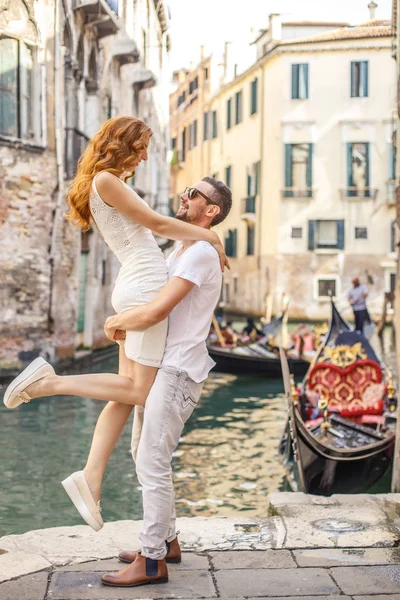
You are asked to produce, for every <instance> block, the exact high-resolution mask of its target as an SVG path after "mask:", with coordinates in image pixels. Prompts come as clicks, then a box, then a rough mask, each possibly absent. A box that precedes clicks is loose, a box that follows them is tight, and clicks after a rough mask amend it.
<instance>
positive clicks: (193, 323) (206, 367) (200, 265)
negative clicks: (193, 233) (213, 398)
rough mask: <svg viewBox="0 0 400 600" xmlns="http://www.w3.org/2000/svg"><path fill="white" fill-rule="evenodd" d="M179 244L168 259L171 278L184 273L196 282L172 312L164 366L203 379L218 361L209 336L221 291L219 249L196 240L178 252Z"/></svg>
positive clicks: (196, 380)
mask: <svg viewBox="0 0 400 600" xmlns="http://www.w3.org/2000/svg"><path fill="white" fill-rule="evenodd" d="M180 248H181V246H179V247H178V248H176V249H175V250H174V251H173V252H172V253H171V254H170V256H169V257H168V259H167V266H168V271H169V278H171V277H182V279H187V280H188V281H191V282H192V283H194V284H195V286H194V287H193V289H191V290H190V292H189V293H188V294H187V295H186V296H185V298H184V299H183V300H182V301H181V302H180V303H179V304H178V305H177V306H176V307H175V308H174V310H173V311H172V312H171V314H170V315H169V326H168V337H167V344H166V347H165V353H164V358H163V362H162V366H165V367H174V368H175V369H178V370H180V371H186V372H187V374H188V375H189V377H190V378H191V379H193V381H195V382H196V383H200V382H201V381H204V379H206V377H207V375H208V373H209V371H210V369H212V368H213V366H214V365H215V362H214V361H213V360H212V359H211V358H210V356H209V355H208V352H207V347H206V339H207V336H208V334H209V331H210V325H211V319H212V315H213V312H214V309H215V307H216V305H217V302H218V300H219V297H220V294H221V285H222V273H221V267H220V262H219V257H218V252H217V251H216V250H215V249H214V248H213V246H211V244H209V243H208V242H195V243H194V244H192V245H191V246H190V247H189V248H188V249H187V250H185V252H184V253H183V254H182V255H181V256H177V254H178V252H179V250H180Z"/></svg>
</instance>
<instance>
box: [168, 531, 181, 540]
mask: <svg viewBox="0 0 400 600" xmlns="http://www.w3.org/2000/svg"><path fill="white" fill-rule="evenodd" d="M177 535H178V532H177V531H175V532H174V533H172V534H171V535H169V536H168V537H167V542H172V540H174V539H175V538H176V536H177Z"/></svg>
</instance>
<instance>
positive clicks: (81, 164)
mask: <svg viewBox="0 0 400 600" xmlns="http://www.w3.org/2000/svg"><path fill="white" fill-rule="evenodd" d="M150 136H151V129H150V127H149V126H148V125H146V123H144V122H143V121H141V120H140V119H136V118H135V117H114V118H112V119H109V120H108V121H106V122H105V123H104V125H103V126H102V127H101V129H100V130H99V131H98V132H97V133H96V134H95V135H94V136H93V137H92V139H91V140H90V142H89V144H88V146H87V148H86V150H85V151H84V153H83V154H82V156H81V157H80V159H79V161H78V169H77V172H76V175H75V178H74V179H73V180H72V182H71V185H70V186H69V189H68V192H67V201H68V204H69V210H68V212H67V213H66V215H65V216H66V218H67V219H68V220H69V221H71V222H72V223H74V224H75V225H77V226H78V227H80V228H81V229H83V230H84V231H86V230H87V229H90V219H91V213H90V207H89V197H90V189H91V186H92V181H93V178H94V177H95V175H96V174H97V173H100V171H109V172H110V173H114V175H117V176H118V177H119V176H120V175H121V173H123V172H124V171H128V169H127V168H126V167H127V166H128V165H129V164H131V163H132V161H133V160H134V159H135V155H137V154H139V153H140V152H142V151H143V150H144V148H146V147H147V144H148V141H149V138H150ZM132 175H133V173H130V174H129V175H127V177H125V179H129V177H132Z"/></svg>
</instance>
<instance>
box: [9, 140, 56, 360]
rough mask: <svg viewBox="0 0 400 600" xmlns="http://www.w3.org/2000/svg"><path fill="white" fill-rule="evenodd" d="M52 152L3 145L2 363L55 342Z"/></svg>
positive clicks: (54, 178) (53, 177)
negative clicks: (51, 328)
mask: <svg viewBox="0 0 400 600" xmlns="http://www.w3.org/2000/svg"><path fill="white" fill-rule="evenodd" d="M55 173H56V165H55V157H54V154H53V153H51V152H49V151H42V152H30V151H27V150H25V149H22V148H21V149H17V148H14V147H7V146H0V181H1V235H0V257H1V261H0V281H1V303H0V308H1V313H2V318H1V319H0V332H1V346H0V352H1V354H0V357H1V358H0V360H1V365H2V366H3V367H4V366H8V365H10V366H11V365H13V364H15V363H16V362H18V361H19V360H21V359H23V357H24V354H23V353H24V352H28V351H33V350H35V348H38V347H39V346H40V347H43V348H44V347H46V346H48V345H49V344H50V345H51V337H52V336H51V334H50V331H49V327H48V319H49V310H50V306H49V301H50V275H51V270H50V263H49V246H50V239H51V230H52V220H53V206H54V199H53V194H54V190H55V181H56V175H55Z"/></svg>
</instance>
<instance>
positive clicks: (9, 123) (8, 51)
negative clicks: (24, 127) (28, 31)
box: [0, 38, 20, 137]
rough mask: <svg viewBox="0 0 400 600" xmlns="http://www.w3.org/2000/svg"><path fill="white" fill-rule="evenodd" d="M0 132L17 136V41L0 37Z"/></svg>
mask: <svg viewBox="0 0 400 600" xmlns="http://www.w3.org/2000/svg"><path fill="white" fill-rule="evenodd" d="M0 90H1V93H0V133H2V134H3V135H8V136H10V137H19V133H20V132H19V123H18V41H17V40H14V39H11V38H2V39H0Z"/></svg>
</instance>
